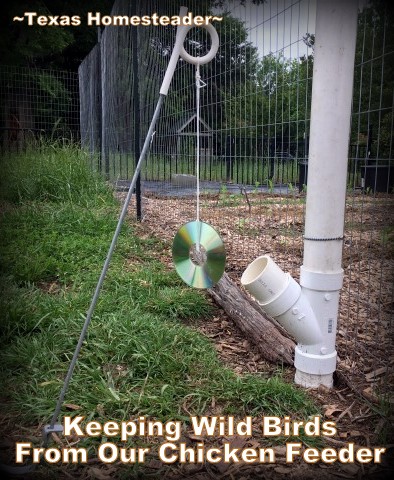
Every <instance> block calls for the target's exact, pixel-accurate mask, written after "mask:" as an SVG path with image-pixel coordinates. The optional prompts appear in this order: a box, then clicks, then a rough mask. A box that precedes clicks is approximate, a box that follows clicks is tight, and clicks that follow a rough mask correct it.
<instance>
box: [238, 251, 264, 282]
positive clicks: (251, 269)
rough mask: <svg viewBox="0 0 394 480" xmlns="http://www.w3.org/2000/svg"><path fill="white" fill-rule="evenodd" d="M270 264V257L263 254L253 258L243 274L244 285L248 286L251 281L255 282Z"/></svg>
mask: <svg viewBox="0 0 394 480" xmlns="http://www.w3.org/2000/svg"><path fill="white" fill-rule="evenodd" d="M267 265H268V257H266V256H262V257H258V258H256V260H253V262H252V263H251V264H250V265H249V266H248V267H247V269H246V270H245V271H244V273H243V275H242V280H241V282H242V285H244V286H245V287H247V286H248V285H249V284H250V283H253V282H255V281H256V280H257V279H258V277H259V276H260V275H261V274H262V273H263V272H264V270H265V269H266V268H267Z"/></svg>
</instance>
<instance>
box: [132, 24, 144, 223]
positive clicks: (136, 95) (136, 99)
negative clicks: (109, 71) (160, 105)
mask: <svg viewBox="0 0 394 480" xmlns="http://www.w3.org/2000/svg"><path fill="white" fill-rule="evenodd" d="M137 28H138V27H131V39H132V43H133V45H132V51H133V110H134V112H133V113H134V158H135V164H136V165H137V163H138V159H139V158H140V154H141V147H140V132H141V123H140V90H139V72H138V32H137ZM135 197H136V214H137V220H141V218H142V208H141V174H139V175H138V177H137V182H136V184H135Z"/></svg>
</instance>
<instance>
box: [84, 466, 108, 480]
mask: <svg viewBox="0 0 394 480" xmlns="http://www.w3.org/2000/svg"><path fill="white" fill-rule="evenodd" d="M88 472H89V477H90V478H94V479H95V480H110V479H111V478H112V476H111V475H109V474H108V473H107V472H105V471H103V470H102V469H101V468H96V467H90V468H89V471H88Z"/></svg>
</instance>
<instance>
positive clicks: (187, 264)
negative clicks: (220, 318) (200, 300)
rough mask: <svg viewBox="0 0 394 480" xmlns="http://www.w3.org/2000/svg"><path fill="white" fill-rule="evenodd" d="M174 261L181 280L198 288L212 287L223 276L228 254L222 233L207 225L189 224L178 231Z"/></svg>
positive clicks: (174, 243) (173, 248)
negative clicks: (221, 236)
mask: <svg viewBox="0 0 394 480" xmlns="http://www.w3.org/2000/svg"><path fill="white" fill-rule="evenodd" d="M172 259H173V261H174V265H175V269H176V271H177V273H178V275H179V276H180V277H181V278H182V280H183V281H184V282H185V283H187V284H188V285H190V286H191V287H195V288H210V287H212V286H213V285H214V284H215V283H217V282H218V281H219V280H220V278H221V277H222V275H223V273H224V267H225V263H226V252H225V250H224V244H223V242H222V240H221V238H220V237H219V234H218V233H217V232H216V230H215V229H214V228H212V227H211V226H210V225H208V224H207V223H204V222H198V221H195V222H189V223H186V224H185V225H183V226H182V227H181V228H180V229H179V230H178V232H177V234H176V235H175V238H174V242H173V244H172Z"/></svg>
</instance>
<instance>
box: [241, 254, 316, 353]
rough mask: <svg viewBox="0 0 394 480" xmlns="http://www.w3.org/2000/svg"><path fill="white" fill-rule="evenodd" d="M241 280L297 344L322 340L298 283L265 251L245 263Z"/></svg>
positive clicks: (310, 343)
mask: <svg viewBox="0 0 394 480" xmlns="http://www.w3.org/2000/svg"><path fill="white" fill-rule="evenodd" d="M241 283H242V285H243V286H244V287H245V289H246V290H247V291H248V292H249V293H251V294H252V295H253V297H254V298H255V299H256V301H257V303H258V304H259V305H260V306H261V307H262V309H263V310H264V311H265V312H266V313H268V315H270V316H271V317H273V318H274V319H275V320H277V321H278V323H280V325H282V326H283V327H284V328H285V329H286V331H288V332H289V333H290V334H291V335H292V336H293V337H294V338H295V339H296V340H297V342H298V343H299V344H301V345H316V344H319V343H321V342H322V340H323V335H322V332H321V330H320V326H319V323H318V321H317V319H316V317H315V314H314V312H313V310H312V307H311V305H310V302H309V300H308V299H307V298H306V296H305V294H304V293H303V292H302V290H301V287H300V285H299V284H298V283H297V282H296V281H295V280H294V279H293V278H292V277H291V275H290V274H289V273H285V272H283V271H282V270H281V269H280V268H279V267H278V265H277V264H276V263H275V262H274V261H273V260H272V259H271V258H270V257H269V256H268V255H263V256H261V257H258V258H256V260H254V261H253V262H252V263H251V264H250V265H249V266H248V267H247V269H246V270H245V271H244V273H243V275H242V278H241Z"/></svg>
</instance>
